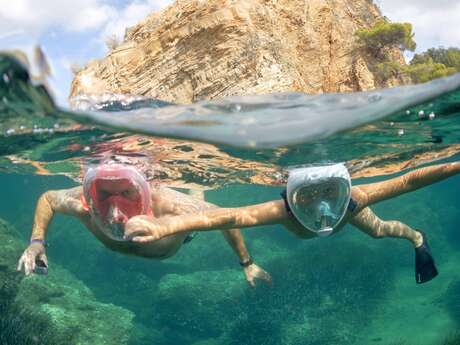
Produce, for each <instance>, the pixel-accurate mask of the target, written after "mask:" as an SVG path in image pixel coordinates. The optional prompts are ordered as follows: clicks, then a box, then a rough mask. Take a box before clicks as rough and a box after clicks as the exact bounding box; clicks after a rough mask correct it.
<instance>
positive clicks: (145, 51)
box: [70, 0, 404, 103]
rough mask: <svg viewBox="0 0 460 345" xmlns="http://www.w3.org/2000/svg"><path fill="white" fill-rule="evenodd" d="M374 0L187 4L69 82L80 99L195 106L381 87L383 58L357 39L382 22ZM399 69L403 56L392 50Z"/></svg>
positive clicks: (131, 34) (130, 34) (154, 19)
mask: <svg viewBox="0 0 460 345" xmlns="http://www.w3.org/2000/svg"><path fill="white" fill-rule="evenodd" d="M381 18H382V16H381V14H380V11H379V9H378V8H377V7H376V6H375V5H374V4H373V3H372V1H368V0H357V1H350V0H333V1H322V0H310V1H305V0H289V1H285V0H283V1H265V0H251V1H248V0H211V1H200V0H181V1H176V2H174V4H173V5H171V6H169V7H168V8H166V9H165V10H163V11H162V12H159V13H153V14H151V15H150V16H148V17H147V18H146V19H145V20H143V21H142V22H141V23H139V24H137V25H136V26H134V27H132V28H130V29H128V30H127V32H126V35H125V40H124V42H123V43H122V44H121V45H120V46H118V47H116V48H115V49H113V50H112V51H111V52H110V53H109V54H108V56H107V57H106V58H104V59H102V60H99V61H93V62H90V63H89V64H88V65H87V66H86V67H85V68H84V69H82V70H81V71H79V72H78V73H77V74H76V76H75V79H74V80H73V83H72V89H71V95H70V96H71V97H74V96H77V95H79V94H91V95H101V94H105V93H107V92H111V93H129V94H135V95H144V96H149V97H152V98H156V99H160V100H165V101H170V102H177V103H189V102H195V101H199V100H209V99H214V98H220V97H224V96H231V95H247V94H259V93H271V92H283V91H300V92H306V93H321V92H346V91H362V90H369V89H373V88H375V87H376V86H392V85H397V84H401V83H402V82H403V80H398V79H394V78H392V79H390V80H389V81H387V82H385V85H377V84H378V82H377V81H376V77H375V76H374V74H373V73H372V71H371V70H372V66H373V65H375V64H376V63H378V61H371V60H372V58H371V57H369V56H367V55H366V54H365V53H364V52H362V51H360V50H359V49H358V45H357V41H356V40H357V38H356V37H355V35H354V33H355V31H356V30H357V29H360V28H369V27H371V26H372V25H373V24H374V23H375V22H376V20H378V19H381ZM390 55H391V56H392V58H393V59H394V60H395V61H398V62H399V63H404V59H403V57H402V54H401V52H400V51H399V50H396V51H392V52H391V54H390Z"/></svg>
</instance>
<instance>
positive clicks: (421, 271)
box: [415, 231, 438, 284]
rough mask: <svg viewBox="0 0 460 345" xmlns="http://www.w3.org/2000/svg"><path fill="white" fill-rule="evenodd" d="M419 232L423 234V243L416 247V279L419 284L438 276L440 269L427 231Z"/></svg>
mask: <svg viewBox="0 0 460 345" xmlns="http://www.w3.org/2000/svg"><path fill="white" fill-rule="evenodd" d="M419 232H420V233H421V234H422V238H423V243H422V245H421V246H420V247H418V248H415V280H416V282H417V284H423V283H426V282H428V281H430V280H431V279H433V278H434V277H436V276H437V275H438V269H437V268H436V264H435V262H434V259H433V255H432V254H431V249H430V246H429V245H428V241H427V238H426V235H425V233H423V232H421V231H419Z"/></svg>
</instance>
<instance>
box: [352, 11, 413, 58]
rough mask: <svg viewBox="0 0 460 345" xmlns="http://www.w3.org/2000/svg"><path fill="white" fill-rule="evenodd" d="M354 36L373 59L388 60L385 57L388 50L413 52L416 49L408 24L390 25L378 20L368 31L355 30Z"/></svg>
mask: <svg viewBox="0 0 460 345" xmlns="http://www.w3.org/2000/svg"><path fill="white" fill-rule="evenodd" d="M356 36H358V39H359V41H360V43H361V44H362V45H363V46H364V48H365V49H367V50H368V51H369V52H370V53H371V54H372V55H373V56H374V57H380V58H383V59H385V60H387V59H388V57H387V56H386V52H387V50H388V49H392V48H398V49H400V50H410V51H414V50H415V47H416V43H415V41H414V33H413V32H412V24H410V23H390V22H387V21H385V20H379V21H377V22H376V23H375V24H374V26H373V27H372V28H370V29H360V30H357V31H356Z"/></svg>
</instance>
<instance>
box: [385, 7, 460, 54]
mask: <svg viewBox="0 0 460 345" xmlns="http://www.w3.org/2000/svg"><path fill="white" fill-rule="evenodd" d="M376 3H377V4H378V5H379V6H380V8H381V9H382V12H383V14H384V15H386V16H387V17H388V18H390V20H392V21H394V22H409V23H412V25H413V30H414V32H415V41H416V42H417V51H418V52H421V51H424V50H426V49H428V48H431V47H438V46H444V47H451V46H456V47H460V25H458V22H459V20H460V1H452V0H437V1H433V0H405V1H400V0H380V1H376Z"/></svg>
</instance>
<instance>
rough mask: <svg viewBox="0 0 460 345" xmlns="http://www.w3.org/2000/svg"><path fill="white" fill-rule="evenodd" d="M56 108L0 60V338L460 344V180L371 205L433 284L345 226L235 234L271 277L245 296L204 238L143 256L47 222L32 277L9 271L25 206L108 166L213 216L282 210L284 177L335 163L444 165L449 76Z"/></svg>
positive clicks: (450, 156) (453, 124)
mask: <svg viewBox="0 0 460 345" xmlns="http://www.w3.org/2000/svg"><path fill="white" fill-rule="evenodd" d="M70 105H71V106H69V107H61V106H58V105H56V103H55V101H54V99H53V97H52V95H51V93H50V92H49V90H48V89H47V87H46V85H44V84H42V83H39V82H36V81H33V80H32V78H31V77H30V74H29V72H28V71H27V69H26V68H25V67H24V66H23V65H21V64H20V63H19V62H18V61H17V60H15V59H14V58H13V57H12V56H9V55H7V54H0V187H1V194H0V195H1V198H0V344H2V345H13V344H14V345H17V344H21V345H22V344H24V345H25V344H46V345H54V344H91V345H93V344H94V345H99V344H101V345H102V344H104V345H109V344H126V345H136V344H139V345H150V344H155V345H177V344H192V345H227V344H235V345H236V344H238V345H246V344H247V345H268V344H270V345H271V344H273V345H279V344H280V345H281V344H285V345H366V344H369V345H412V344H413V345H447V344H449V345H454V344H460V269H459V268H460V212H459V209H460V199H459V198H458V195H459V194H458V193H459V192H460V175H459V176H452V177H450V178H448V179H445V180H443V181H441V182H438V183H436V184H432V185H429V186H426V187H423V188H421V189H419V190H417V191H414V192H411V193H407V194H404V195H401V196H399V197H396V198H393V199H389V200H386V201H383V202H381V203H378V204H376V205H374V206H373V207H372V209H373V210H374V211H375V213H376V214H377V215H378V216H379V217H380V218H381V219H383V220H397V221H401V222H403V223H406V224H408V225H409V226H411V227H412V228H414V229H420V230H423V231H424V232H425V233H426V235H427V237H428V238H429V241H430V242H429V243H430V246H431V250H432V252H433V255H434V258H435V260H436V264H437V266H438V269H439V276H437V277H436V278H435V279H434V280H432V281H430V282H428V283H425V284H416V281H415V272H414V260H415V256H414V255H415V253H414V248H413V246H412V244H411V243H410V242H408V241H406V240H401V239H394V238H384V239H375V238H372V237H369V236H368V235H366V234H364V233H362V232H361V231H359V230H358V229H357V228H354V227H353V226H351V225H346V227H345V228H344V230H343V231H341V232H339V233H337V234H336V235H334V236H330V237H326V238H315V239H311V240H303V239H300V238H297V237H295V236H294V235H293V234H292V233H289V232H288V231H286V230H285V229H284V228H283V226H281V225H270V226H258V227H253V228H247V229H243V230H242V234H243V236H244V240H245V243H246V246H247V248H248V251H249V253H250V255H251V257H252V258H253V260H254V262H255V263H256V264H257V265H259V266H260V267H262V268H263V269H264V270H266V271H267V272H269V273H270V274H271V276H272V278H273V281H272V283H271V284H266V283H265V282H263V281H257V284H256V287H254V288H252V287H250V286H249V285H248V284H247V282H246V280H245V276H244V273H243V270H242V268H241V267H240V265H239V260H238V257H237V256H236V255H235V254H234V253H233V252H232V250H231V248H230V246H229V245H228V244H227V242H226V240H225V238H224V237H223V236H222V233H221V232H220V231H210V232H201V233H198V234H197V236H195V237H194V238H193V240H192V241H190V242H188V243H186V244H184V245H183V246H182V248H181V249H180V250H179V252H178V253H177V254H176V255H174V256H173V257H171V258H168V259H165V260H149V259H145V258H138V257H135V256H129V255H122V254H119V253H115V252H112V251H111V250H110V249H108V248H106V247H104V246H103V245H102V244H101V243H100V242H99V241H98V240H97V239H96V238H95V237H94V236H93V235H92V234H91V233H90V232H89V231H88V230H87V229H86V228H85V227H84V226H83V225H82V224H81V223H79V222H78V221H77V220H76V219H74V218H72V217H70V216H65V215H62V214H56V215H55V216H54V217H53V219H52V222H51V224H50V226H49V229H48V232H47V239H46V243H47V246H46V253H47V256H48V260H49V267H48V274H47V275H37V274H32V275H31V276H28V277H25V276H24V274H23V273H21V272H17V271H16V264H17V261H18V259H19V257H20V256H21V254H22V252H23V251H24V250H25V249H26V248H27V245H28V240H29V237H30V233H31V229H32V224H33V219H34V212H35V207H36V203H37V200H38V198H39V197H40V195H42V194H43V193H44V192H46V191H48V190H59V189H66V188H71V187H74V186H77V185H79V184H80V183H81V181H82V176H83V175H84V173H85V171H86V169H87V168H88V167H91V166H95V165H97V164H99V163H101V162H104V161H106V160H112V161H117V162H121V163H126V164H132V165H134V166H136V167H138V168H139V169H140V170H141V171H142V172H143V173H144V174H145V176H146V177H147V178H148V179H149V180H152V181H154V182H155V183H159V184H163V185H165V186H169V187H171V188H174V189H176V190H178V191H180V192H183V193H189V194H193V195H200V197H203V198H205V200H206V201H208V202H211V203H214V204H216V205H218V206H222V207H238V206H246V205H251V204H257V203H262V202H265V201H269V200H276V199H280V192H281V191H282V190H283V189H284V188H285V185H286V181H287V177H288V175H289V171H290V170H292V169H295V168H298V167H304V166H310V165H322V164H331V163H344V164H345V165H346V166H347V168H348V170H349V172H350V174H351V176H352V184H353V185H359V184H363V183H372V182H377V181H383V180H386V179H389V178H393V177H396V176H400V175H402V174H405V173H408V172H410V171H413V170H414V169H417V168H420V167H425V166H430V165H435V164H442V163H446V162H455V161H459V159H460V154H459V152H460V74H457V75H453V76H450V77H447V78H443V79H439V80H435V81H432V82H429V83H426V84H420V85H411V86H403V87H397V88H391V89H382V90H375V91H370V92H356V93H348V94H320V95H306V94H300V93H279V94H267V95H247V96H238V97H236V96H235V97H229V98H225V99H221V100H213V101H200V102H197V103H194V104H187V105H177V104H171V103H167V102H163V101H159V100H155V99H149V98H146V97H143V96H137V95H116V94H104V95H100V96H90V95H81V96H79V97H77V98H75V99H72V100H71V101H70Z"/></svg>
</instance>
